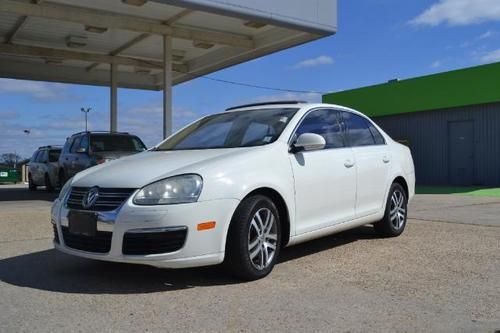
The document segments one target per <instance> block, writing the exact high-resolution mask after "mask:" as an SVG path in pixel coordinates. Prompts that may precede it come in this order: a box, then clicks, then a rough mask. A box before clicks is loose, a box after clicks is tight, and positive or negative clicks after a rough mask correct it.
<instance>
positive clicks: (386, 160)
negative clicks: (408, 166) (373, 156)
mask: <svg viewBox="0 0 500 333" xmlns="http://www.w3.org/2000/svg"><path fill="white" fill-rule="evenodd" d="M382 161H384V163H389V162H390V161H391V159H390V158H389V157H387V156H384V157H383V158H382Z"/></svg>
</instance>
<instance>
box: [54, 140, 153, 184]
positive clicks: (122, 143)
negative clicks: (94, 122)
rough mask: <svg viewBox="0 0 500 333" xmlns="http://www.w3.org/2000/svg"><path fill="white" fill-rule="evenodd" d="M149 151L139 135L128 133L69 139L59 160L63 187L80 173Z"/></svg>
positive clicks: (60, 180)
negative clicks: (95, 166) (98, 165)
mask: <svg viewBox="0 0 500 333" xmlns="http://www.w3.org/2000/svg"><path fill="white" fill-rule="evenodd" d="M144 150H146V146H145V145H144V143H143V142H142V141H141V139H139V138H138V137H137V136H135V135H131V134H128V133H124V132H112V133H110V132H80V133H76V134H73V135H72V136H71V137H69V138H68V139H66V143H65V144H64V147H63V150H62V153H61V156H60V157H59V184H61V186H62V184H64V183H65V182H66V180H68V179H69V178H71V177H73V176H74V175H75V174H76V173H78V172H80V171H82V170H85V169H87V168H90V167H91V166H94V165H97V164H101V163H104V162H107V161H110V160H114V159H117V158H120V157H122V156H127V155H132V154H136V153H140V152H142V151H144Z"/></svg>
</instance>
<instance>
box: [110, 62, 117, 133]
mask: <svg viewBox="0 0 500 333" xmlns="http://www.w3.org/2000/svg"><path fill="white" fill-rule="evenodd" d="M117 67H118V65H117V64H111V71H110V74H111V78H110V81H111V85H110V88H111V89H110V96H109V97H110V99H109V100H110V108H109V130H110V132H116V131H117V130H118V81H117V78H118V77H117V75H116V74H117V71H118V68H117Z"/></svg>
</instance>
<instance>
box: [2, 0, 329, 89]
mask: <svg viewBox="0 0 500 333" xmlns="http://www.w3.org/2000/svg"><path fill="white" fill-rule="evenodd" d="M243 2H245V1H242V0H226V1H224V2H222V1H219V0H180V1H171V0H156V1H152V0H150V1H147V0H123V1H120V0H52V1H43V0H31V1H28V0H25V1H23V0H0V36H1V37H0V77H5V78H16V79H28V80H42V81H54V82H66V83H78V84H89V85H106V86H108V85H111V83H112V81H114V83H115V85H116V86H117V87H127V88H139V89H151V90H160V89H163V87H164V84H163V81H164V78H165V77H166V76H165V75H164V73H163V72H164V70H163V69H164V66H165V64H167V65H168V66H169V68H170V66H171V68H172V71H173V72H172V73H171V74H172V75H171V80H172V84H177V83H181V82H184V81H187V80H190V79H193V78H196V77H198V76H200V75H204V74H207V73H210V72H213V71H216V70H219V69H222V68H225V67H228V66H231V65H234V64H237V63H241V62H244V61H248V60H251V59H254V58H257V57H260V56H263V55H266V54H269V53H273V52H276V51H278V50H282V49H286V48H289V47H291V46H294V45H298V44H301V43H304V42H307V41H311V40H314V39H317V38H320V37H322V36H326V35H329V34H333V33H334V32H335V29H336V12H335V10H336V1H335V0H317V1H314V2H309V1H307V2H305V1H303V0H274V1H270V2H269V3H268V2H266V1H264V2H262V1H258V2H256V3H257V4H255V3H254V2H253V1H246V3H247V6H246V7H245V6H242V3H243ZM173 4H175V6H174V5H173ZM277 4H279V5H281V6H283V8H284V9H283V11H282V12H283V13H282V14H283V15H277V14H276V13H277V12H280V9H279V8H278V9H276V8H275V7H276V5H277ZM259 6H260V7H259ZM266 6H271V7H273V8H269V10H267V11H265V10H263V7H266ZM306 6H307V10H306V8H304V7H306ZM290 8H292V9H290ZM325 9H329V10H330V9H331V11H332V12H331V13H330V12H329V13H324V12H325ZM290 10H292V11H293V12H294V13H295V19H294V18H292V14H293V13H290ZM301 13H305V14H304V15H303V16H304V17H302V18H301V19H297V17H300V16H301V15H302V14H301ZM315 15H316V16H315ZM325 22H327V23H329V24H327V23H325ZM165 36H167V37H168V38H169V43H171V48H169V49H168V52H169V54H170V55H169V59H165V58H164V51H165V48H164V43H165V40H164V38H165ZM166 60H170V61H166ZM112 68H113V69H115V71H116V73H115V75H110V71H111V69H112ZM167 78H170V76H167Z"/></svg>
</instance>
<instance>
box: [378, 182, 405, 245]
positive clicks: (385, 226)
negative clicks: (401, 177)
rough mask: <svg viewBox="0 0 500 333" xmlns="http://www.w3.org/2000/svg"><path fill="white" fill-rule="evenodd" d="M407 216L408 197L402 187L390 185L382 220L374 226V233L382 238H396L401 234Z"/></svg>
mask: <svg viewBox="0 0 500 333" xmlns="http://www.w3.org/2000/svg"><path fill="white" fill-rule="evenodd" d="M407 216H408V197H407V195H406V191H405V190H404V188H403V186H401V185H400V184H398V183H393V184H392V185H391V190H390V191H389V196H388V197H387V203H386V207H385V214H384V218H383V219H382V220H380V221H379V222H377V223H375V224H374V227H375V231H376V232H377V233H378V234H379V235H381V236H383V237H396V236H399V235H401V234H402V233H403V231H404V229H405V226H406V219H407Z"/></svg>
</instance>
